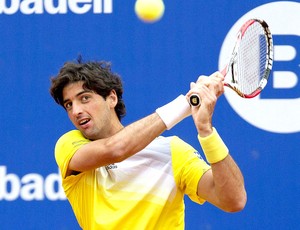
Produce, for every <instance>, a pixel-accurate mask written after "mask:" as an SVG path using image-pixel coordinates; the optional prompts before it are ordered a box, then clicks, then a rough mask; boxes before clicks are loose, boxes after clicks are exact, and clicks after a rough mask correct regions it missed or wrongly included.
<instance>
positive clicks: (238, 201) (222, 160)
mask: <svg viewBox="0 0 300 230" xmlns="http://www.w3.org/2000/svg"><path fill="white" fill-rule="evenodd" d="M198 138H199V141H200V144H201V146H202V148H203V151H204V154H205V156H206V159H207V161H208V162H209V163H210V164H211V168H212V170H211V172H210V173H211V174H210V176H209V177H206V178H208V182H207V184H209V186H208V187H209V189H208V190H206V191H205V192H204V194H205V195H206V198H207V200H208V201H209V202H211V203H213V204H215V205H216V206H218V207H219V208H221V209H223V210H224V211H228V212H232V211H237V210H240V209H242V208H243V206H244V205H245V202H246V192H245V188H244V179H243V176H242V173H241V171H240V169H239V167H238V166H237V164H236V163H235V162H234V160H233V158H232V157H231V156H230V155H229V151H228V148H227V147H226V145H225V143H224V142H223V140H222V139H221V137H220V136H219V134H218V133H217V131H216V130H215V129H213V132H212V133H211V134H210V135H209V136H206V137H201V136H198ZM211 191H212V192H211Z"/></svg>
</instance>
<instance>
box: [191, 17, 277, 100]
mask: <svg viewBox="0 0 300 230" xmlns="http://www.w3.org/2000/svg"><path fill="white" fill-rule="evenodd" d="M272 65H273V39H272V34H271V32H270V30H269V27H268V24H267V23H266V22H265V21H263V20H259V19H250V20H248V21H247V22H246V23H245V24H244V25H243V26H242V27H241V28H240V30H239V32H238V34H237V40H236V43H235V46H234V48H233V51H232V54H231V57H230V60H229V62H228V64H227V65H226V66H225V68H224V69H223V70H222V71H221V73H222V74H223V75H224V76H225V79H224V85H225V86H227V87H229V88H231V89H232V90H234V91H235V92H236V93H237V94H238V95H239V96H241V97H243V98H253V97H256V96H257V95H259V94H260V93H261V91H262V90H263V89H264V87H265V86H266V85H267V82H268V78H269V75H270V72H271V70H272ZM190 104H191V105H192V106H199V105H200V104H201V99H200V97H199V95H198V94H192V95H191V96H190Z"/></svg>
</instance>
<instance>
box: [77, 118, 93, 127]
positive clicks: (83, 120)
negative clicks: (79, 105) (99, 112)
mask: <svg viewBox="0 0 300 230" xmlns="http://www.w3.org/2000/svg"><path fill="white" fill-rule="evenodd" d="M90 120H91V119H88V118H85V119H82V120H80V121H79V122H78V123H79V125H80V126H84V125H86V124H87V123H88V122H89V121H90Z"/></svg>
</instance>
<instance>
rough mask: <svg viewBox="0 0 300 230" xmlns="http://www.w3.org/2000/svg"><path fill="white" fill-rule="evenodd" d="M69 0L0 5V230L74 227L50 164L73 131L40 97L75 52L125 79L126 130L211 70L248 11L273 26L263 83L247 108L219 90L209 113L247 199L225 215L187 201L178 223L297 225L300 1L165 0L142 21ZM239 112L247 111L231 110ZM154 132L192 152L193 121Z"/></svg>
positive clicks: (108, 4) (106, 4)
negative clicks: (270, 61) (154, 16)
mask: <svg viewBox="0 0 300 230" xmlns="http://www.w3.org/2000/svg"><path fill="white" fill-rule="evenodd" d="M77 2H78V4H77V5H75V7H74V5H71V4H74V2H73V3H72V2H71V0H68V1H67V0H56V1H55V0H52V1H51V0H44V1H37V0H36V1H31V3H29V1H26V0H10V1H8V0H1V1H0V28H1V29H0V74H1V84H0V96H1V100H0V108H1V112H0V120H1V121H2V122H1V124H0V138H1V143H0V145H1V146H0V151H1V152H0V222H1V225H0V229H3V230H7V229H9V230H11V229H44V230H46V229H56V230H69V229H70V230H71V229H72V230H75V229H79V226H78V224H77V222H76V219H75V217H74V215H73V212H72V210H71V207H70V205H69V203H68V201H66V199H65V197H64V194H63V191H62V189H61V187H60V184H59V183H60V182H59V174H58V173H59V172H58V168H57V165H56V163H55V160H54V145H55V143H56V141H57V139H58V138H59V137H60V136H61V135H62V134H63V133H65V132H67V131H69V130H71V129H73V128H74V127H73V126H72V124H71V123H70V121H69V120H68V117H67V115H66V113H65V111H64V110H63V109H62V108H61V107H59V106H57V105H56V104H55V103H54V101H53V100H52V98H51V97H50V95H49V86H50V78H51V76H54V75H56V74H57V73H58V71H59V69H60V68H61V67H62V65H63V64H64V62H66V61H70V60H76V59H77V57H78V55H79V54H81V55H82V57H83V59H84V60H107V61H110V62H111V63H112V69H113V70H114V71H115V72H117V73H119V75H121V76H122V79H123V82H124V89H125V93H124V99H125V103H126V107H127V115H126V117H125V118H124V119H123V123H124V124H125V125H127V124H130V123H131V122H133V121H135V120H137V119H140V118H142V117H144V116H146V115H148V114H150V113H152V112H153V111H155V109H156V108H157V107H159V106H162V105H164V104H166V103H167V102H169V101H171V100H172V99H174V98H175V97H177V96H178V95H179V94H185V93H186V92H187V91H188V90H189V84H190V82H191V81H195V80H196V79H197V77H198V76H199V75H202V74H203V75H209V74H211V73H213V72H215V71H216V70H218V69H220V68H221V63H224V60H225V56H226V55H224V52H222V50H224V49H227V48H228V47H229V44H228V42H227V40H228V39H227V38H228V37H231V35H232V34H233V33H236V32H237V30H236V28H238V26H240V25H241V24H242V23H243V22H244V21H245V20H246V19H249V18H251V17H259V18H262V19H264V20H266V21H267V22H268V24H269V26H270V29H271V31H272V32H273V38H274V68H273V71H272V73H271V76H270V78H271V79H270V82H269V84H268V85H267V87H266V89H265V91H264V92H263V93H262V94H261V96H259V97H258V98H256V99H253V100H255V105H256V106H253V107H252V106H250V105H249V106H248V103H249V102H245V100H246V99H244V100H242V101H240V100H239V99H237V96H234V97H231V96H230V92H227V91H230V90H229V89H226V93H225V95H224V96H222V97H221V98H220V99H219V101H218V104H217V106H216V111H215V115H214V124H215V127H216V128H217V129H218V131H219V133H220V134H221V136H222V137H223V139H224V141H225V143H226V144H227V146H228V147H229V149H230V151H231V154H232V155H233V157H234V158H235V160H236V161H237V163H238V164H239V166H240V168H241V170H242V172H243V174H244V177H245V184H246V188H247V193H248V202H247V205H246V207H245V209H244V210H243V211H242V212H239V213H235V214H229V213H224V212H223V211H221V210H219V209H217V208H215V207H214V206H212V205H210V204H208V203H205V204H204V205H202V206H199V205H196V204H194V203H192V202H191V201H190V200H189V198H186V229H192V230H196V229H204V230H213V229H297V227H298V222H299V218H300V210H299V194H300V182H299V171H298V168H299V165H300V164H299V159H300V154H299V152H300V146H299V140H300V128H299V126H300V118H299V117H300V102H299V100H300V99H299V97H300V83H299V77H300V71H299V63H300V59H299V55H298V50H300V46H299V44H300V39H299V36H300V27H299V24H298V23H299V21H300V3H299V2H292V1H265V0H251V1H250V0H246V1H242V2H241V1H238V0H227V1H223V0H211V1H203V0H198V1H195V0H194V1H171V0H164V4H165V12H164V15H163V16H162V18H161V19H160V20H159V21H157V22H154V23H145V22H143V21H141V20H140V19H139V18H138V17H137V16H136V14H135V11H134V4H135V0H126V1H118V0H90V1H82V2H81V3H80V1H77ZM84 2H85V3H84ZM93 9H96V10H93ZM226 39H227V40H226ZM231 48H232V47H229V49H231ZM227 55H229V54H227ZM245 107H247V108H248V110H247V114H243V113H241V112H240V111H241V110H243V108H245ZM261 121H264V122H261ZM137 135H138V134H137ZM163 135H165V136H167V135H178V136H180V137H181V138H182V139H183V140H185V141H187V142H189V143H190V144H191V145H193V146H194V147H195V148H197V149H198V150H199V151H200V152H201V149H200V146H199V143H198V141H197V133H196V129H195V127H194V125H193V121H192V118H187V119H185V120H184V121H183V122H181V123H180V124H178V125H177V126H176V127H175V128H173V129H172V130H170V131H166V132H165V133H164V134H163ZM120 229H122V227H121V226H120Z"/></svg>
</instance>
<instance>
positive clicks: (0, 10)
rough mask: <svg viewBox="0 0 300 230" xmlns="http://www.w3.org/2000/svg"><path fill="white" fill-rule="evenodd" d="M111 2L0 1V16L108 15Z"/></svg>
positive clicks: (57, 0) (80, 0) (109, 0)
mask: <svg viewBox="0 0 300 230" xmlns="http://www.w3.org/2000/svg"><path fill="white" fill-rule="evenodd" d="M112 7H113V0H44V1H41V0H10V1H9V0H0V14H8V15H11V14H15V13H17V12H18V11H20V12H21V13H23V14H43V13H45V12H46V13H49V14H67V13H68V11H69V12H72V13H74V14H85V13H88V12H89V11H92V12H93V13H94V14H102V13H104V14H110V13H112V11H113V9H112Z"/></svg>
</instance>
